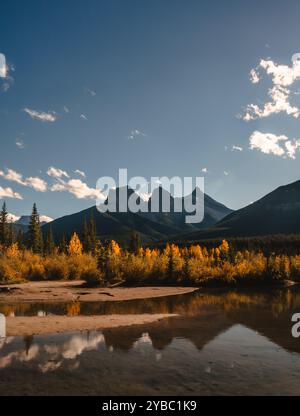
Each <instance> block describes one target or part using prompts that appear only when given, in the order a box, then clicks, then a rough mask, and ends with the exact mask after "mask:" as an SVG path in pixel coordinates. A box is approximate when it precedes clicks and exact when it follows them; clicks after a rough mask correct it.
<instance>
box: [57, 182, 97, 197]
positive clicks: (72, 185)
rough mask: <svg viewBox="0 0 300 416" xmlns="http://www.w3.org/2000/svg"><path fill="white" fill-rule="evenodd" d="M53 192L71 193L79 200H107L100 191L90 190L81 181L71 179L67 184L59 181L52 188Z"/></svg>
mask: <svg viewBox="0 0 300 416" xmlns="http://www.w3.org/2000/svg"><path fill="white" fill-rule="evenodd" d="M51 191H53V192H55V191H57V192H63V191H65V192H69V193H70V194H72V195H74V196H75V197H76V198H77V199H98V198H99V199H105V198H104V196H103V194H102V193H101V191H100V190H99V189H95V188H90V187H89V186H88V185H87V184H86V183H84V182H82V181H81V180H80V179H70V180H69V181H67V182H66V181H64V180H62V179H59V180H58V182H57V183H55V184H54V185H53V186H52V187H51Z"/></svg>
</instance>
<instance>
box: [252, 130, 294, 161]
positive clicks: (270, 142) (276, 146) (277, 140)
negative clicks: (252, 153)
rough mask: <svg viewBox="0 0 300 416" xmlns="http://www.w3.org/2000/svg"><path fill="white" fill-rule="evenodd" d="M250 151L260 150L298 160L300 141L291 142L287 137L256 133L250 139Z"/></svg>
mask: <svg viewBox="0 0 300 416" xmlns="http://www.w3.org/2000/svg"><path fill="white" fill-rule="evenodd" d="M249 143H250V149H252V150H253V149H257V150H260V151H261V152H262V153H266V154H273V155H276V156H282V157H289V158H291V159H295V158H296V151H297V149H298V148H299V147H300V139H293V140H290V139H289V138H288V137H287V136H285V135H280V136H277V135H275V134H271V133H261V132H259V131H255V132H254V133H252V135H251V136H250V138H249Z"/></svg>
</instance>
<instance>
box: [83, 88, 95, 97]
mask: <svg viewBox="0 0 300 416" xmlns="http://www.w3.org/2000/svg"><path fill="white" fill-rule="evenodd" d="M85 90H86V92H88V93H89V94H90V95H91V96H92V97H95V96H96V95H97V93H96V91H93V90H90V89H89V88H86V89H85Z"/></svg>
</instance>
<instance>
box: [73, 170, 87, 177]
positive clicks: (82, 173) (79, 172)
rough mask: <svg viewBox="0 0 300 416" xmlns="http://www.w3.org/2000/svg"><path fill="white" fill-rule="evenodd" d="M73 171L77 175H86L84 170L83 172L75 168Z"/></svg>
mask: <svg viewBox="0 0 300 416" xmlns="http://www.w3.org/2000/svg"><path fill="white" fill-rule="evenodd" d="M74 173H76V174H77V175H80V176H82V177H83V178H85V177H86V174H85V172H83V171H82V170H79V169H76V170H74Z"/></svg>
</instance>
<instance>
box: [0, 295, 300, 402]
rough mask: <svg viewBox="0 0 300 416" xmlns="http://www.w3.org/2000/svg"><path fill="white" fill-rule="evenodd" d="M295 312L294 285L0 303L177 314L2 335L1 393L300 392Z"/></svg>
mask: <svg viewBox="0 0 300 416" xmlns="http://www.w3.org/2000/svg"><path fill="white" fill-rule="evenodd" d="M297 312H298V313H300V288H298V287H294V288H290V289H265V290H259V291H258V290H251V291H250V290H240V291H220V290H217V291H209V292H207V291H206V292H203V291H202V292H197V293H194V294H189V295H182V296H174V297H168V298H156V299H150V300H136V301H127V302H102V303H85V304H84V303H71V304H52V305H50V304H32V305H30V304H18V305H9V304H7V305H0V313H2V314H4V315H5V316H20V315H22V316H26V315H28V316H33V315H41V316H43V315H45V314H56V315H61V314H66V315H69V316H70V315H71V316H74V315H75V316H76V315H89V314H92V315H96V314H99V315H103V314H112V313H113V314H141V313H177V314H180V315H181V316H180V317H178V318H169V319H165V320H163V321H160V322H157V323H154V324H149V325H144V326H135V327H129V328H119V329H112V330H105V331H102V332H99V331H97V332H96V331H94V332H81V333H65V334H54V335H41V336H29V337H7V338H0V395H12V394H21V395H28V394H34V395H45V394H49V395H64V394H72V395H127V394H128V395H139V394H144V395H159V394H164V395H165V394H168V395H203V394H214V395H217V394H230V395H241V394H246V395H252V394H268V395H282V394H291V395H299V394H300V338H294V337H293V336H292V333H291V329H292V325H293V323H292V322H291V318H292V315H293V314H294V313H297ZM0 328H1V325H0ZM0 332H1V330H0ZM0 335H1V333H0Z"/></svg>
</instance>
